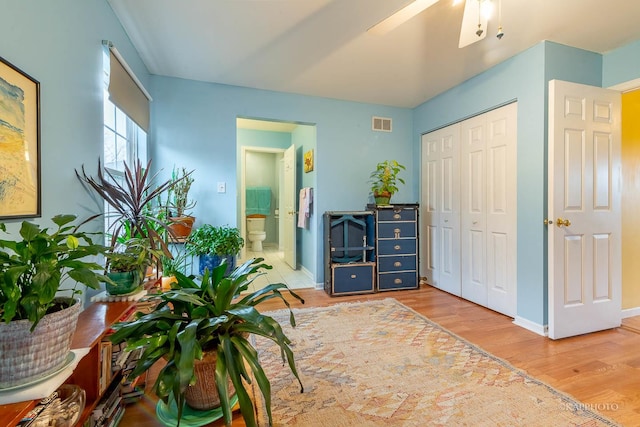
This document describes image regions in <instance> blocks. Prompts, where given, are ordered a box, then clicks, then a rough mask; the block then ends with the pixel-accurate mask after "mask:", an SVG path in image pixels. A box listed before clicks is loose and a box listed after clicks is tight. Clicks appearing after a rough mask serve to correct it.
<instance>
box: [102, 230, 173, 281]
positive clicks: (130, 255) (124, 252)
mask: <svg viewBox="0 0 640 427" xmlns="http://www.w3.org/2000/svg"><path fill="white" fill-rule="evenodd" d="M161 256H163V253H162V252H161V251H160V250H157V249H153V248H152V247H151V246H150V244H149V241H148V240H147V239H145V238H141V237H131V238H129V239H128V240H125V241H123V242H122V243H118V244H117V245H116V247H115V248H112V249H111V250H109V251H107V252H106V253H105V257H106V259H107V263H106V268H107V270H109V271H117V272H125V271H134V270H138V271H140V272H141V273H144V272H145V271H146V269H147V267H148V266H150V265H151V263H152V262H153V261H154V259H160V257H161Z"/></svg>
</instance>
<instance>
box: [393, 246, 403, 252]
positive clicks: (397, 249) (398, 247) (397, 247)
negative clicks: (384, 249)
mask: <svg viewBox="0 0 640 427" xmlns="http://www.w3.org/2000/svg"><path fill="white" fill-rule="evenodd" d="M393 249H395V250H396V251H399V250H400V249H402V247H401V246H400V245H395V246H394V247H393Z"/></svg>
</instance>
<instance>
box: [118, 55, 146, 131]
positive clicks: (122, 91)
mask: <svg viewBox="0 0 640 427" xmlns="http://www.w3.org/2000/svg"><path fill="white" fill-rule="evenodd" d="M114 51H115V48H113V47H111V48H110V49H109V67H110V71H109V99H111V102H113V103H114V104H115V105H117V106H118V108H120V109H121V110H122V111H124V113H125V114H126V115H127V116H129V117H130V118H131V120H133V121H134V122H136V124H137V125H138V126H140V127H141V128H142V129H144V131H145V132H149V116H150V114H149V101H150V100H151V97H150V96H149V95H148V93H147V91H146V90H145V89H144V87H142V84H140V83H139V81H138V79H137V78H136V77H135V75H133V73H132V72H130V69H129V66H128V65H126V62H124V60H121V59H120V58H118V56H119V55H117V51H115V52H114Z"/></svg>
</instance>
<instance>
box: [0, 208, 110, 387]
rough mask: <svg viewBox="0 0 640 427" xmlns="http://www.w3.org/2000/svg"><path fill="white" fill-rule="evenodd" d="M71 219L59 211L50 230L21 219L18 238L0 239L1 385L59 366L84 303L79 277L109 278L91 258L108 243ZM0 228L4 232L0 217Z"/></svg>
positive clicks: (93, 281) (87, 280)
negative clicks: (66, 294)
mask: <svg viewBox="0 0 640 427" xmlns="http://www.w3.org/2000/svg"><path fill="white" fill-rule="evenodd" d="M75 219H76V216H74V215H57V216H55V217H53V219H52V221H53V223H54V224H55V225H56V228H55V229H53V230H50V229H49V228H41V227H40V226H39V225H37V224H33V223H30V222H27V221H24V222H22V224H21V227H20V231H19V234H20V236H19V238H18V239H17V240H0V319H1V320H2V321H1V322H0V387H3V388H6V387H11V386H16V385H19V384H25V383H28V382H30V381H32V380H34V379H36V378H41V377H43V376H46V375H47V374H49V373H51V372H53V371H55V370H57V369H59V368H60V366H61V365H63V364H64V363H65V360H66V358H67V357H68V356H69V350H70V345H71V338H72V336H73V333H74V331H75V326H76V323H77V319H78V314H79V313H80V310H81V308H82V304H81V302H80V300H79V299H78V298H77V296H78V294H80V293H81V292H82V288H78V283H81V284H83V285H85V286H87V287H89V288H92V289H98V288H99V286H100V282H101V281H108V280H109V279H108V278H106V277H105V276H104V275H102V274H101V273H100V272H101V271H102V270H103V267H102V265H100V264H98V263H96V262H93V261H92V258H93V257H95V256H97V255H100V254H103V253H104V252H105V250H106V249H107V248H106V247H105V246H103V245H101V244H97V243H94V242H93V240H92V234H89V233H85V232H82V231H80V230H79V227H80V226H81V225H82V224H80V225H77V226H74V225H72V222H73V221H75ZM0 230H1V231H3V232H5V233H6V232H7V229H6V225H5V224H4V223H0ZM59 291H68V292H70V294H71V295H70V296H69V297H62V296H60V294H59ZM52 334H54V335H52Z"/></svg>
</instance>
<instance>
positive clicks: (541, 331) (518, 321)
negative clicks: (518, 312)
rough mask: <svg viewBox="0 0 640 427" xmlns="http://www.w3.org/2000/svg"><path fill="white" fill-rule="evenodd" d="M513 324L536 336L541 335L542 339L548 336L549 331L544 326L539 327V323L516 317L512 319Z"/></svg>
mask: <svg viewBox="0 0 640 427" xmlns="http://www.w3.org/2000/svg"><path fill="white" fill-rule="evenodd" d="M513 324H514V325H517V326H520V327H521V328H525V329H528V330H530V331H531V332H535V333H536V334H538V335H542V336H543V337H546V336H548V335H549V330H548V327H547V326H546V325H541V324H539V323H535V322H532V321H531V320H527V319H524V318H522V317H519V316H516V317H515V319H513Z"/></svg>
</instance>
